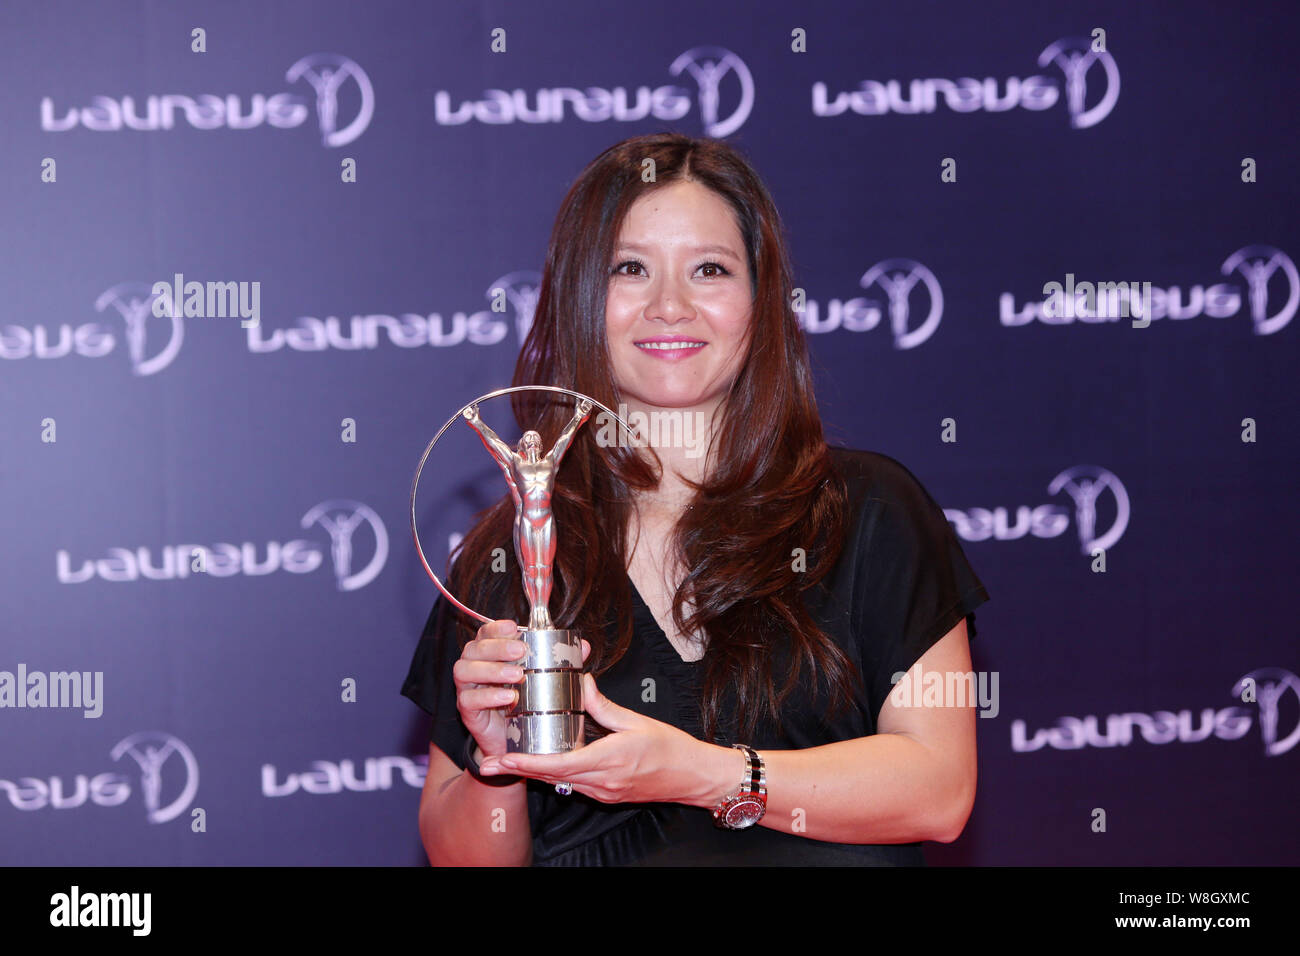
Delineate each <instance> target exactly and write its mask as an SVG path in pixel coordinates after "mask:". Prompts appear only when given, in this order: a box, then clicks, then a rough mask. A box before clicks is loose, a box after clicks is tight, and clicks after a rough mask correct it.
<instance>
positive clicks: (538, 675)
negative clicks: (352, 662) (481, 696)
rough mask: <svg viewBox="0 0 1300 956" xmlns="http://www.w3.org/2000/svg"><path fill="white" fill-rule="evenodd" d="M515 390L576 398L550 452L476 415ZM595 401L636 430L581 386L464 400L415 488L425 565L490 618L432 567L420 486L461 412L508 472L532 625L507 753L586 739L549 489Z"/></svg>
mask: <svg viewBox="0 0 1300 956" xmlns="http://www.w3.org/2000/svg"><path fill="white" fill-rule="evenodd" d="M518 391H549V392H560V393H563V394H565V395H569V396H571V397H573V398H576V399H577V406H576V408H575V410H574V414H573V417H572V418H571V419H570V420H569V422H568V424H566V425H565V427H564V430H563V431H562V432H561V433H560V437H559V438H558V439H556V442H555V444H554V446H552V448H551V450H550V451H549V452H547V453H546V454H542V438H541V435H539V434H538V433H537V432H536V431H532V430H528V431H525V432H524V434H523V436H522V437H521V438H520V440H519V444H518V446H517V448H511V447H510V445H509V444H507V443H506V442H505V441H503V440H502V439H501V437H500V436H499V435H497V433H496V432H494V431H493V430H492V429H491V428H490V427H488V425H487V424H486V423H485V422H484V421H483V419H482V418H481V417H480V416H479V412H478V406H479V404H480V403H482V402H484V401H486V400H488V399H491V398H495V397H497V396H499V395H504V394H507V393H510V392H518ZM593 407H598V408H600V409H601V410H602V411H604V412H606V413H607V414H609V415H610V416H612V417H613V419H614V420H615V421H618V423H619V424H620V425H622V426H623V428H624V429H626V431H627V432H628V433H632V429H631V428H630V427H628V425H627V424H626V423H625V422H624V421H623V420H622V419H621V418H619V417H618V416H617V415H615V414H614V413H613V412H612V411H610V410H609V409H608V408H606V407H605V406H604V405H601V404H600V403H599V402H597V401H596V400H595V399H592V398H589V397H588V396H586V395H583V394H581V393H580V392H573V391H570V390H568V389H563V388H559V387H557V386H550V385H524V386H516V387H514V388H505V389H498V390H497V391H495V392H490V393H489V394H487V395H484V396H482V397H480V398H477V399H475V400H474V401H472V402H470V403H469V404H467V405H465V406H464V407H463V408H462V409H461V410H460V411H459V412H457V413H456V414H455V415H453V416H452V417H451V418H450V419H448V420H447V424H445V425H443V427H442V429H441V430H440V431H439V432H438V434H437V435H435V436H434V439H433V441H431V442H430V443H429V445H428V447H427V448H425V450H424V456H423V457H422V458H421V459H420V465H419V467H418V468H417V469H416V472H415V482H414V483H413V484H412V487H411V531H412V534H413V535H414V537H415V548H416V551H417V553H418V554H419V556H420V561H421V563H422V564H423V565H424V569H425V571H426V572H428V574H429V577H430V578H432V579H433V582H434V584H435V585H437V587H438V590H439V591H441V592H442V594H443V596H445V597H446V598H447V599H448V600H449V601H451V603H452V604H453V605H454V606H455V607H457V608H459V609H460V610H461V611H464V612H465V613H467V614H469V615H470V616H472V617H474V618H475V619H476V620H479V621H481V622H483V623H489V622H491V620H492V618H489V617H485V616H483V615H482V614H479V613H478V612H477V611H474V610H473V609H471V608H469V607H467V606H466V605H464V604H462V603H461V602H460V601H458V600H456V598H455V597H454V596H453V595H452V594H451V592H450V591H448V590H447V588H445V587H444V586H443V584H442V582H441V581H440V580H438V576H437V575H436V574H434V573H433V569H432V568H430V567H429V562H428V561H427V560H426V559H425V556H424V551H423V549H422V548H421V547H420V536H419V532H418V531H417V529H416V511H415V492H416V488H417V487H418V486H419V482H420V472H421V471H422V470H423V468H424V464H425V462H426V461H427V460H428V457H429V453H430V452H431V451H433V447H434V445H436V444H437V443H438V439H439V438H441V437H442V435H443V433H444V432H446V430H447V429H448V428H449V427H450V426H451V425H452V423H453V422H455V421H456V419H457V418H463V419H464V420H465V422H466V424H468V425H469V426H470V427H471V428H473V429H474V431H475V432H476V433H477V434H478V436H479V438H480V439H481V440H482V442H483V445H484V447H486V448H487V450H488V451H489V452H490V453H491V455H492V458H493V460H494V461H496V463H497V465H498V466H499V467H500V469H501V471H502V473H503V474H504V475H505V478H506V484H507V485H508V487H509V489H510V496H511V498H512V499H513V501H514V505H515V521H514V548H515V558H516V560H518V562H519V567H520V570H521V572H522V574H523V585H524V593H525V594H526V595H527V597H528V604H529V615H528V625H527V627H524V626H520V628H519V630H520V633H519V635H518V640H520V641H522V642H523V643H524V645H525V647H526V648H527V651H526V653H525V656H524V657H523V658H522V659H521V660H520V661H519V664H520V666H521V667H522V668H523V670H524V679H523V681H522V682H521V683H520V684H519V686H518V690H519V696H518V698H517V700H516V701H515V703H514V705H513V706H512V707H511V708H510V709H509V710H507V711H506V715H505V716H506V752H507V753H524V754H561V753H568V752H569V751H571V750H575V749H577V748H578V747H581V746H582V744H583V732H584V724H585V719H586V713H585V711H584V710H583V703H582V641H581V639H580V637H579V635H578V632H577V631H575V630H569V629H562V628H556V627H555V625H554V622H553V621H552V620H551V613H550V606H549V605H550V598H551V584H552V573H551V569H552V566H553V564H554V561H555V553H556V528H555V519H554V517H553V516H552V513H551V495H552V493H553V492H554V489H555V477H556V474H557V473H558V471H559V468H560V463H561V461H562V460H563V458H564V454H565V452H567V451H568V449H569V447H570V445H571V444H572V442H573V439H574V436H575V435H576V434H577V432H578V429H579V428H581V427H582V425H583V423H584V422H586V421H587V419H588V417H589V416H590V415H591V411H592V409H593Z"/></svg>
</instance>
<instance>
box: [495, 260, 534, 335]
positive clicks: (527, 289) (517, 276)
mask: <svg viewBox="0 0 1300 956" xmlns="http://www.w3.org/2000/svg"><path fill="white" fill-rule="evenodd" d="M541 289H542V276H541V273H540V272H537V271H536V270H532V269H521V270H519V271H517V272H508V273H506V274H505V275H503V276H502V277H501V278H499V279H497V280H496V281H494V282H492V283H490V284H489V285H488V290H487V298H488V301H489V302H492V301H494V300H496V299H497V293H498V290H500V293H501V295H503V296H504V297H505V300H506V302H508V303H509V304H510V307H511V308H512V309H513V310H514V323H515V334H516V335H518V336H519V344H520V345H523V344H524V339H526V338H528V331H529V329H531V328H532V327H533V316H534V315H535V314H536V312H537V297H538V294H539V293H540V292H541Z"/></svg>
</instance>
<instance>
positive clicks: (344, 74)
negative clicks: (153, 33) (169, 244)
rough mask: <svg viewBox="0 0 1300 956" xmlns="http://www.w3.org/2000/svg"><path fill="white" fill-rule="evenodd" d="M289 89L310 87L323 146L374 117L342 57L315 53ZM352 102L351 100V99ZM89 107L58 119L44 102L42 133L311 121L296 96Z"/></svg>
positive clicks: (353, 133)
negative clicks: (346, 113) (343, 101)
mask: <svg viewBox="0 0 1300 956" xmlns="http://www.w3.org/2000/svg"><path fill="white" fill-rule="evenodd" d="M285 79H286V80H287V81H288V82H290V83H296V82H298V81H299V80H303V81H305V82H306V83H307V84H309V85H310V86H311V88H312V91H313V93H314V94H315V95H314V97H313V99H314V103H315V107H316V119H317V123H318V124H319V126H320V133H321V142H322V143H323V144H324V145H325V146H327V147H334V146H343V145H345V144H347V143H350V142H352V141H353V140H354V139H356V138H357V137H358V136H360V135H361V134H362V133H364V132H365V130H366V127H367V126H369V125H370V119H371V117H372V116H373V115H374V112H375V90H374V86H373V85H371V82H370V78H369V77H368V76H366V71H365V70H363V69H361V67H360V66H359V65H358V64H357V63H356V61H354V60H350V59H348V58H347V57H345V56H340V55H339V54H337V53H312V54H309V55H308V56H305V57H303V58H302V59H301V60H299V61H298V62H297V63H295V64H293V66H291V67H289V69H288V71H287V72H286V73H285ZM349 84H354V85H355V87H356V90H355V96H356V98H357V100H358V102H359V105H358V106H357V108H356V113H355V114H354V115H353V116H352V117H351V119H349V120H347V121H346V122H344V120H343V119H342V117H341V115H340V113H341V110H340V107H339V95H340V93H343V92H344V91H346V90H349V88H350V87H349ZM348 99H349V102H350V101H351V99H352V95H351V94H349V96H348ZM90 104H91V105H89V106H70V107H68V108H67V111H66V112H64V113H63V115H59V111H58V108H57V107H56V106H55V103H54V100H53V98H52V97H49V96H46V97H42V99H41V129H42V130H44V131H45V132H47V133H62V132H66V131H67V130H71V129H75V128H76V127H78V126H80V127H83V128H85V129H89V130H97V131H99V132H107V133H115V132H119V131H121V130H123V129H132V130H143V131H156V130H171V129H174V128H175V127H176V125H177V123H178V121H179V120H184V122H185V123H186V124H188V125H189V127H190V128H191V129H198V130H207V129H232V130H243V129H256V128H257V127H259V126H264V125H265V126H272V127H275V128H276V129H293V128H295V127H298V126H301V125H302V124H303V123H305V122H307V120H308V118H309V117H310V115H311V109H310V107H309V106H308V101H306V100H304V99H303V98H302V97H301V96H298V95H296V94H294V93H289V92H281V93H272V94H269V95H268V94H265V93H253V94H250V95H247V96H244V97H241V95H240V94H238V93H228V94H225V95H220V94H214V93H200V94H196V95H193V96H190V95H185V94H181V93H163V94H156V93H151V94H148V95H146V96H144V97H143V98H141V99H139V100H137V98H136V97H134V96H122V97H111V96H92V97H90Z"/></svg>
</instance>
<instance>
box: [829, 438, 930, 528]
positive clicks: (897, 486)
mask: <svg viewBox="0 0 1300 956" xmlns="http://www.w3.org/2000/svg"><path fill="white" fill-rule="evenodd" d="M828 450H829V452H830V456H831V461H832V462H833V463H834V464H835V467H836V469H837V470H838V471H839V473H840V475H841V476H843V478H844V481H845V484H846V485H847V487H848V492H849V501H850V503H851V505H852V506H853V508H854V510H855V511H860V510H862V509H864V508H868V507H869V506H870V505H873V504H875V505H896V506H898V507H900V508H902V509H903V510H904V511H907V512H909V513H913V514H916V513H932V512H933V511H934V510H936V509H938V504H937V502H935V500H934V498H933V497H931V495H930V492H929V491H927V490H926V488H925V486H924V485H923V484H922V483H921V481H920V479H919V478H917V477H916V475H915V474H913V473H912V471H911V469H909V468H908V467H907V466H906V465H904V464H903V463H902V462H901V461H899V460H898V459H896V458H891V457H890V456H889V455H884V454H881V453H880V452H875V451H865V450H862V449H856V448H836V447H834V446H828Z"/></svg>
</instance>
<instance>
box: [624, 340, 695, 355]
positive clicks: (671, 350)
mask: <svg viewBox="0 0 1300 956" xmlns="http://www.w3.org/2000/svg"><path fill="white" fill-rule="evenodd" d="M633 344H634V345H636V347H637V348H639V349H641V350H642V351H643V352H649V353H651V354H652V355H655V356H658V357H661V358H670V357H671V358H680V357H683V356H686V355H689V354H691V353H692V352H698V351H699V350H700V349H702V348H704V346H706V345H707V344H708V343H707V342H701V341H700V340H699V339H693V338H691V337H690V336H687V335H664V336H659V337H658V338H653V339H642V340H641V341H639V342H635V343H633Z"/></svg>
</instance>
